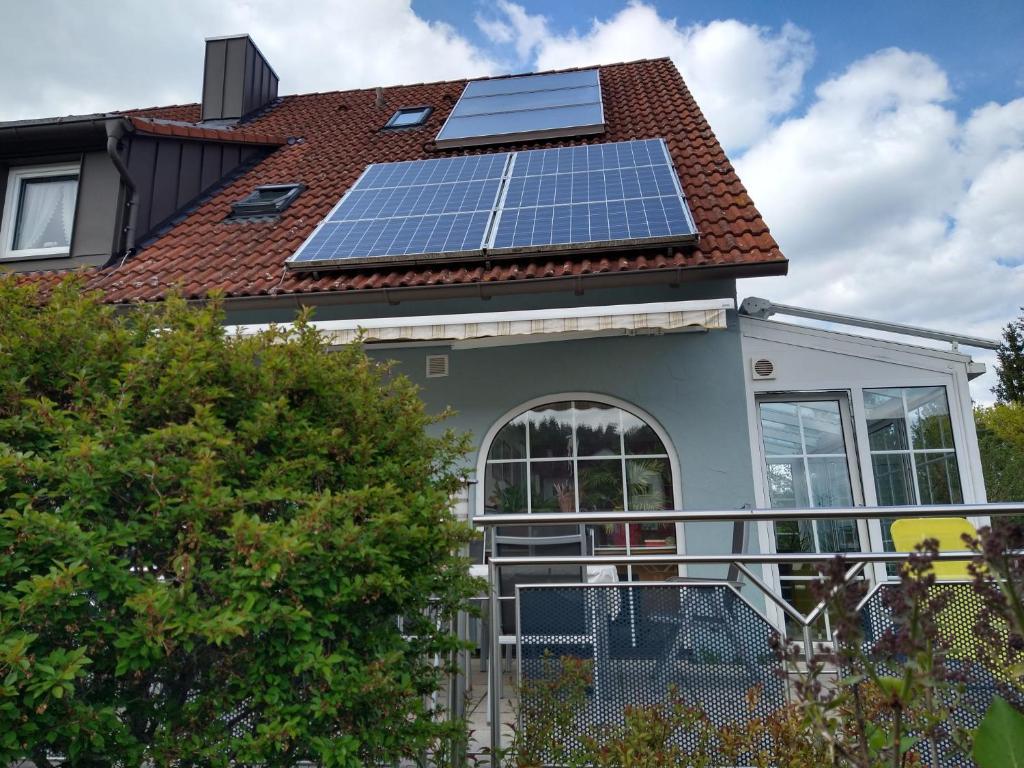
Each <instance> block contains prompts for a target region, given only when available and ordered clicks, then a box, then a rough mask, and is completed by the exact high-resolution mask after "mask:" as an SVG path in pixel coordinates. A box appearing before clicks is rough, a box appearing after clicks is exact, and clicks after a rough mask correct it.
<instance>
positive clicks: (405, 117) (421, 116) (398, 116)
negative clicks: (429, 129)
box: [384, 107, 434, 128]
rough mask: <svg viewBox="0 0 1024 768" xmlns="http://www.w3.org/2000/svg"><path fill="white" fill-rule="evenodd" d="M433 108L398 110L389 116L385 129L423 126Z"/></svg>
mask: <svg viewBox="0 0 1024 768" xmlns="http://www.w3.org/2000/svg"><path fill="white" fill-rule="evenodd" d="M433 111H434V110H433V107H408V108H405V109H400V110H398V111H397V112H395V114H393V115H392V116H391V119H390V120H388V122H387V125H385V126H384V127H385V128H412V127H413V126H414V125H423V124H424V123H425V122H427V118H428V117H430V113H431V112H433Z"/></svg>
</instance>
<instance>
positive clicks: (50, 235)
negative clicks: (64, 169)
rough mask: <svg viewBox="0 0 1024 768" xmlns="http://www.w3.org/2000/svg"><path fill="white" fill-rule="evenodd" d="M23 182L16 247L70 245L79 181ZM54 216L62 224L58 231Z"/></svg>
mask: <svg viewBox="0 0 1024 768" xmlns="http://www.w3.org/2000/svg"><path fill="white" fill-rule="evenodd" d="M23 184H24V186H22V188H21V205H20V208H21V210H20V211H19V216H18V232H17V237H16V239H15V243H14V247H15V250H22V249H29V248H50V247H57V246H65V245H69V244H70V243H71V229H72V227H73V226H74V216H75V198H76V197H77V196H78V180H77V179H57V180H54V181H49V180H47V181H26V182H23ZM58 217H59V218H58ZM54 219H56V221H57V222H58V223H59V225H60V230H58V231H57V232H54V230H53V228H52V227H51V226H50V225H51V222H53V221H54ZM58 233H62V234H63V240H62V241H57V240H56V236H57V234H58Z"/></svg>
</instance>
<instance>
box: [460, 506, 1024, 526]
mask: <svg viewBox="0 0 1024 768" xmlns="http://www.w3.org/2000/svg"><path fill="white" fill-rule="evenodd" d="M1002 515H1024V501H1015V502H1000V503H993V504H923V505H917V506H909V505H907V506H898V507H828V508H819V509H811V508H803V509H689V510H687V509H673V510H655V511H652V510H646V511H634V512H625V511H622V512H514V513H509V514H498V513H491V514H484V515H477V516H476V517H474V518H473V519H472V523H473V525H475V526H477V527H479V528H491V527H494V526H498V525H572V524H575V523H595V524H596V523H672V522H677V523H712V522H714V523H717V522H728V521H732V520H750V521H754V522H764V521H776V520H804V519H808V520H809V519H818V520H820V519H823V518H827V519H829V520H843V519H853V520H866V519H881V518H892V519H901V518H914V517H998V516H1002Z"/></svg>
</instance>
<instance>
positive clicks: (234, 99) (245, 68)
mask: <svg viewBox="0 0 1024 768" xmlns="http://www.w3.org/2000/svg"><path fill="white" fill-rule="evenodd" d="M277 82H278V77H277V73H276V72H275V71H274V70H273V68H272V67H271V66H270V64H269V63H267V60H266V59H265V58H264V57H263V54H262V53H261V52H260V49H259V48H257V47H256V43H254V42H253V41H252V38H251V37H249V36H248V35H231V36H228V37H208V38H206V61H205V64H204V67H203V112H202V119H203V120H238V119H240V118H242V117H245V116H246V115H249V114H252V113H253V112H255V111H256V110H258V109H261V108H262V107H265V106H266V105H267V104H269V103H270V102H272V101H273V100H274V99H276V98H277Z"/></svg>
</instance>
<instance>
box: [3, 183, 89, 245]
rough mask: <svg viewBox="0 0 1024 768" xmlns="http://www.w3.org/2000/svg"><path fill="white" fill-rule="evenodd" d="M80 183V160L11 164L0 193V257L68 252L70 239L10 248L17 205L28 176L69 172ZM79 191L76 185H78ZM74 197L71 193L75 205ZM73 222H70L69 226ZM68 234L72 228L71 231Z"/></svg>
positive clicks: (76, 205) (15, 225) (12, 240)
mask: <svg viewBox="0 0 1024 768" xmlns="http://www.w3.org/2000/svg"><path fill="white" fill-rule="evenodd" d="M71 175H73V176H74V177H75V179H76V182H77V183H78V184H79V185H81V181H82V166H81V164H80V163H60V164H50V165H29V166H17V167H15V168H11V170H10V173H8V175H7V194H6V195H5V196H4V207H3V221H2V222H0V261H18V260H21V259H51V258H57V257H61V256H68V255H69V254H70V253H71V243H68V245H66V246H63V245H59V246H55V247H53V248H19V249H18V250H14V235H15V229H16V227H17V218H18V206H19V205H20V203H21V190H22V183H23V182H25V181H27V180H30V179H44V178H47V177H50V176H71ZM79 191H81V190H80V188H79ZM77 200H78V197H77V194H76V197H75V201H76V202H75V207H76V209H77V207H78V203H77ZM73 226H74V223H73V222H72V227H73ZM72 238H74V232H73V231H72Z"/></svg>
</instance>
